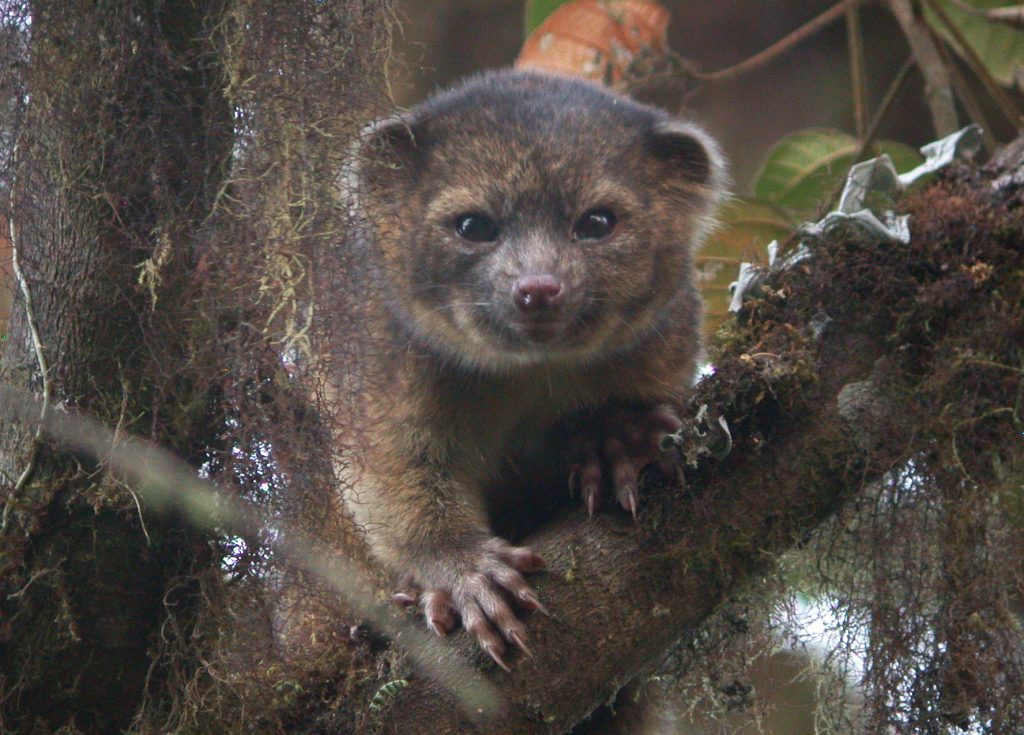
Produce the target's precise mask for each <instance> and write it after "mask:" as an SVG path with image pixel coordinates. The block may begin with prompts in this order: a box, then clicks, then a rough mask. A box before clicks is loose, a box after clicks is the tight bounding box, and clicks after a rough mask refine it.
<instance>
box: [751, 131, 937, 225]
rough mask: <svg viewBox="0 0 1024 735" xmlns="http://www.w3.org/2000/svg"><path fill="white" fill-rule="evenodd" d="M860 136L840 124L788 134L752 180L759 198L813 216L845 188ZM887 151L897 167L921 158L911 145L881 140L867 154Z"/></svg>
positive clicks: (904, 167) (907, 166) (906, 166)
mask: <svg viewBox="0 0 1024 735" xmlns="http://www.w3.org/2000/svg"><path fill="white" fill-rule="evenodd" d="M858 147H859V144H858V142H857V139H856V138H854V137H853V136H852V135H850V134H849V133H846V132H844V131H842V130H833V129H830V128H810V129H807V130H799V131H797V132H795V133H792V134H790V135H787V136H786V137H784V138H783V139H782V140H780V141H779V142H778V143H776V144H775V145H774V146H772V149H771V150H770V151H768V156H767V158H766V159H765V162H764V165H763V166H762V167H761V171H760V172H759V173H758V175H757V179H756V181H755V183H754V191H755V193H756V194H757V197H758V198H759V199H762V200H764V201H767V202H771V203H773V204H776V205H778V206H781V207H784V208H785V209H787V210H790V211H792V212H793V213H794V214H795V215H796V216H797V217H798V218H801V219H809V218H813V217H814V216H815V215H816V214H817V210H818V207H819V206H820V205H821V204H822V203H823V202H825V201H827V200H828V199H829V198H830V197H832V196H833V195H834V194H837V193H838V192H839V190H840V189H841V188H842V185H843V182H844V181H845V179H846V175H847V173H848V172H849V170H850V166H852V165H853V164H854V163H855V161H854V160H853V158H854V155H855V154H856V153H857V149H858ZM882 153H888V154H889V156H890V157H891V158H892V159H893V164H894V165H895V166H896V170H897V171H907V170H909V169H912V168H914V166H916V165H918V164H919V163H920V162H921V161H922V160H923V159H922V158H921V156H920V154H919V153H917V151H915V150H914V149H913V148H911V147H910V146H907V145H904V144H902V143H896V142H893V141H879V142H877V143H875V144H873V145H872V146H871V148H870V149H869V151H868V152H867V157H871V156H877V155H880V154H882Z"/></svg>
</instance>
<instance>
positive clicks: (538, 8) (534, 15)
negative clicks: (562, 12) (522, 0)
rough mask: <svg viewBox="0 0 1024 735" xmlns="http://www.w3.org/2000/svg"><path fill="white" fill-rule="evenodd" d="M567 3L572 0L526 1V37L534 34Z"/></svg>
mask: <svg viewBox="0 0 1024 735" xmlns="http://www.w3.org/2000/svg"><path fill="white" fill-rule="evenodd" d="M567 2H572V0H526V35H527V36H529V35H530V34H531V33H533V32H534V31H535V30H536V29H537V26H539V25H540V24H541V23H543V22H544V20H545V19H546V18H547V17H548V16H549V15H551V14H552V13H553V12H555V10H556V9H557V8H559V7H560V6H562V5H565V4H566V3H567Z"/></svg>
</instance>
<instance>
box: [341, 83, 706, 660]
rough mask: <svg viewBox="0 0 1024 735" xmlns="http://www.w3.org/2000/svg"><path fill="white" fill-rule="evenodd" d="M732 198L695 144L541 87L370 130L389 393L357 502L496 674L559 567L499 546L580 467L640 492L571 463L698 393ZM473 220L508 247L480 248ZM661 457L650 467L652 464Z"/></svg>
mask: <svg viewBox="0 0 1024 735" xmlns="http://www.w3.org/2000/svg"><path fill="white" fill-rule="evenodd" d="M722 180H723V173H722V164H721V160H720V157H719V154H718V152H717V149H716V147H715V145H714V143H713V142H711V141H710V139H709V138H708V137H707V136H706V135H704V134H703V133H702V132H701V131H700V130H699V129H697V128H695V127H693V126H689V125H686V124H684V123H681V122H678V121H675V120H673V119H672V118H671V117H670V116H669V115H667V114H666V113H664V112H661V111H659V110H655V109H653V108H649V107H645V106H643V105H639V104H637V103H635V102H632V101H630V100H628V99H626V98H623V97H620V96H618V95H615V94H613V93H610V92H608V91H605V90H603V89H601V88H598V87H595V86H592V85H590V84H589V83H586V82H582V81H576V80H570V79H562V78H558V77H553V76H547V75H543V74H536V73H523V72H497V73H492V74H489V75H485V76H481V77H477V78H474V79H471V80H469V81H468V82H467V83H465V84H464V85H462V86H461V87H459V88H457V89H455V90H453V91H451V92H448V93H445V94H441V95H439V96H437V97H435V98H433V99H431V100H429V101H427V102H426V103H424V104H423V105H422V106H420V107H418V108H416V109H414V110H412V111H411V112H410V113H408V114H407V115H405V116H402V117H399V118H394V119H391V120H386V121H383V122H381V123H378V124H376V125H375V126H373V127H372V128H371V129H369V130H368V131H367V132H366V134H365V136H364V138H363V139H362V141H361V144H360V150H359V155H358V164H357V165H356V166H355V169H354V176H353V177H352V183H353V184H354V188H355V191H356V195H357V200H358V201H357V213H358V214H359V216H360V217H361V218H362V220H363V223H364V228H365V247H366V252H367V274H366V276H365V278H364V279H363V286H365V288H366V292H365V294H364V296H363V298H364V303H365V305H366V309H367V326H368V328H369V330H370V332H371V334H372V337H373V340H372V345H373V347H372V348H370V349H367V350H366V354H365V355H364V365H363V368H364V370H365V375H366V376H369V377H370V378H372V380H370V381H369V382H368V383H367V387H366V389H365V390H361V391H360V392H359V395H360V402H361V406H360V408H361V413H360V415H361V416H362V425H361V426H359V427H357V431H355V432H354V435H355V436H357V437H359V442H358V443H357V444H356V446H355V456H356V461H355V462H354V467H355V469H356V476H354V477H353V478H352V487H353V491H352V493H351V494H350V496H349V497H347V498H346V502H347V504H348V505H349V507H350V509H351V510H352V511H353V513H354V515H355V517H356V519H357V520H358V522H360V523H361V524H362V525H363V526H364V527H365V529H366V531H367V535H368V538H369V539H370V544H371V548H372V551H373V553H374V555H375V556H376V557H377V558H378V559H379V560H380V561H381V562H383V563H384V564H386V565H387V566H388V567H390V568H391V569H393V570H395V571H396V572H408V573H410V574H411V576H412V578H413V580H414V581H415V584H416V585H417V587H418V588H419V589H421V590H423V591H424V593H425V595H426V597H425V600H424V605H425V608H426V614H427V617H428V622H430V623H431V625H432V627H434V628H435V629H436V630H438V632H446V631H447V630H448V629H450V628H451V626H452V624H453V623H454V617H455V615H458V616H461V617H462V619H463V622H464V624H466V626H467V627H468V628H470V629H471V630H472V631H473V632H474V633H475V634H476V635H477V637H478V638H479V639H480V641H481V644H482V645H483V646H484V648H485V649H487V650H488V652H489V653H491V655H492V656H494V657H495V658H496V659H497V660H499V662H500V660H501V659H500V654H501V652H502V650H503V648H504V640H508V641H512V642H515V643H517V644H521V641H522V638H523V637H524V635H525V632H524V630H523V628H522V627H521V624H520V623H519V621H518V618H517V617H516V615H515V614H514V612H512V609H511V608H510V607H509V606H508V600H509V598H510V597H511V598H512V599H514V600H515V601H516V602H517V603H518V604H519V605H520V606H523V607H527V608H530V607H536V606H537V604H536V599H535V598H533V596H532V595H533V593H532V591H530V590H529V586H528V585H526V584H525V582H523V581H522V580H521V579H519V572H525V571H532V570H533V569H536V568H537V567H539V566H540V564H541V561H540V560H539V558H537V557H535V556H533V555H532V554H530V552H529V551H528V550H526V549H515V548H513V547H509V546H508V545H507V544H504V542H501V541H499V540H497V539H495V538H494V532H493V531H492V530H491V529H492V528H493V527H495V524H497V526H498V527H501V528H508V527H510V526H509V525H508V524H505V523H504V521H505V520H506V519H507V518H509V517H512V516H516V515H517V512H519V515H522V513H521V511H522V510H523V506H525V505H533V504H539V506H541V507H543V506H544V501H545V496H546V494H549V493H552V492H557V493H560V494H564V493H565V487H566V478H565V474H566V473H567V472H568V471H569V464H570V462H571V460H573V459H576V460H577V464H578V467H577V469H579V467H583V468H584V469H585V470H588V471H589V474H586V473H585V474H586V476H587V477H590V476H596V477H599V479H600V483H601V485H603V486H607V485H609V484H611V485H616V484H618V483H619V479H618V477H619V474H621V473H618V470H617V468H618V467H620V466H621V467H626V468H627V469H626V471H625V475H630V472H632V473H633V474H632V475H630V476H632V477H634V478H635V470H636V469H639V466H637V467H634V468H633V469H632V470H630V469H629V468H628V466H627V465H626V464H621V463H617V462H616V461H613V460H609V459H608V457H607V456H605V457H604V458H602V459H601V460H600V462H598V460H597V459H595V456H596V455H593V452H591V456H589V457H587V456H576V457H570V456H569V454H570V453H572V452H574V451H575V452H577V453H578V452H579V451H580V449H579V448H580V447H582V446H590V447H594V446H599V447H600V448H601V449H602V450H603V451H604V452H605V454H607V452H609V451H612V449H610V448H611V447H613V446H617V445H616V444H615V442H617V441H618V440H617V439H616V438H615V430H614V429H611V430H607V429H605V428H601V427H604V426H606V425H607V421H604V420H605V419H607V418H609V417H612V416H614V417H616V418H618V417H622V416H632V415H636V416H640V417H642V416H643V415H644V414H645V412H650V411H652V410H654V409H656V407H658V406H659V405H663V404H673V403H676V402H678V401H679V399H680V398H681V396H682V394H683V393H684V392H685V391H686V389H687V387H688V386H689V385H690V384H691V383H692V380H693V377H694V368H695V363H696V357H697V353H698V348H699V343H698V325H699V320H700V303H699V299H698V297H697V293H696V289H695V286H694V282H693V266H692V255H693V250H694V248H695V247H696V246H697V245H698V244H699V241H700V239H701V238H702V237H703V234H704V232H705V230H706V229H707V227H708V225H709V222H710V217H711V212H712V209H713V207H714V205H715V204H716V202H717V201H718V199H719V198H720V196H721V190H722ZM595 208H602V209H603V210H608V211H611V212H613V213H614V215H615V217H616V221H615V223H614V228H613V230H612V232H611V234H610V235H608V236H607V237H603V238H601V239H597V240H585V239H579V238H576V237H575V236H574V235H573V234H572V233H573V231H574V230H573V227H574V222H577V221H578V219H579V218H580V217H581V215H583V213H584V212H587V211H590V210H593V209H595ZM463 214H478V215H481V216H486V217H487V218H489V219H490V220H492V221H494V222H495V223H497V224H498V226H499V228H500V235H499V236H498V237H497V238H496V239H495V241H494V242H485V243H481V242H472V241H467V240H466V239H465V238H462V237H460V236H459V235H458V234H457V232H456V229H455V222H456V221H457V218H458V217H459V216H460V215H463ZM534 274H552V277H553V278H556V279H557V280H558V281H559V282H560V283H561V284H562V286H563V291H562V295H563V297H564V301H563V302H561V303H560V304H559V306H558V308H557V309H550V310H549V312H550V313H548V314H546V315H545V316H546V317H547V316H550V317H551V321H552V323H553V324H554V326H553V327H552V334H549V335H547V336H546V337H544V338H533V337H531V336H530V334H529V333H528V332H527V330H526V328H525V327H523V322H524V321H528V320H529V319H528V317H524V315H523V313H522V310H521V309H520V310H517V307H516V306H515V305H514V304H513V303H512V301H513V299H512V294H513V292H514V291H515V289H516V288H517V287H518V286H517V284H518V283H519V281H517V279H520V278H521V277H523V276H530V275H534ZM602 421H604V423H602ZM594 427H597V428H596V429H595V428H594ZM595 430H596V431H597V433H598V435H597V436H596V438H594V439H593V440H592V441H590V443H589V444H588V440H587V437H588V436H591V435H593V432H594V431H595ZM588 432H590V433H589V434H588ZM574 435H579V436H582V437H583V440H582V441H578V442H575V443H573V442H571V441H570V437H572V436H574ZM623 441H625V440H623ZM594 442H597V444H594ZM621 444H622V442H620V443H619V445H621ZM644 452H648V450H647V449H643V451H639V453H638V452H637V451H634V452H633V453H632V454H631V455H630V456H631V457H632V459H633V460H634V464H638V465H639V464H646V463H647V462H649V461H650V459H651V457H650V456H649V452H648V453H647V454H645V453H644ZM584 454H585V452H584ZM610 462H611V465H609V463H610ZM627 464H628V463H627ZM602 469H603V470H604V473H605V475H607V474H608V470H609V469H611V470H612V472H611V474H612V477H611V478H608V477H600V474H601V471H602ZM629 481H630V480H629V479H628V477H627V480H625V482H629ZM584 482H586V480H584ZM595 482H596V481H594V482H591V483H590V485H587V487H589V488H590V490H589V492H590V494H591V495H598V496H599V493H598V491H596V490H595V489H594V488H596V487H597V485H596V484H595ZM619 490H620V491H621V488H619ZM623 492H624V493H625V495H623V494H622V493H623ZM628 494H629V492H628V491H621V492H620V495H619V497H620V502H623V500H622V499H623V497H625V496H627V495H628ZM588 502H591V503H592V502H595V500H594V498H591V499H590V500H588ZM624 505H625V503H624ZM634 508H635V506H634ZM495 628H496V629H497V633H500V635H498V634H497V633H496V632H495Z"/></svg>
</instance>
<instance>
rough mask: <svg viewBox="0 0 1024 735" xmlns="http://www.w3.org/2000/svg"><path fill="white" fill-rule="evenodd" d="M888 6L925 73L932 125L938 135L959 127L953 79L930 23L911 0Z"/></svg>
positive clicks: (896, 2)
mask: <svg viewBox="0 0 1024 735" xmlns="http://www.w3.org/2000/svg"><path fill="white" fill-rule="evenodd" d="M889 9H890V10H891V11H892V14H893V15H894V16H896V20H897V21H898V22H899V24H900V28H902V29H903V34H904V35H905V36H906V38H907V43H909V44H910V49H911V51H912V52H913V54H914V59H915V60H916V62H917V68H918V69H920V70H921V75H922V76H923V77H924V96H925V101H926V102H927V103H928V108H929V109H930V110H931V115H932V125H933V126H934V128H935V132H936V134H937V135H938V136H939V137H944V136H946V135H949V134H951V133H953V132H955V131H956V130H957V129H958V128H959V127H960V121H959V118H958V117H957V114H956V104H955V102H954V101H953V83H952V80H951V79H950V75H949V70H948V69H947V68H946V65H945V64H944V63H943V61H942V56H941V54H940V53H939V49H938V48H937V46H936V45H935V40H934V39H933V38H932V34H931V31H930V30H929V29H928V25H927V24H926V23H925V22H924V20H922V19H921V17H920V16H919V15H918V13H917V11H916V10H915V8H914V4H913V3H912V2H911V0H889Z"/></svg>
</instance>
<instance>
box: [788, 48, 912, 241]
mask: <svg viewBox="0 0 1024 735" xmlns="http://www.w3.org/2000/svg"><path fill="white" fill-rule="evenodd" d="M913 68H914V55H913V54H911V55H910V56H908V57H907V60H906V61H904V62H903V66H901V67H900V68H899V71H897V72H896V76H894V77H893V79H892V83H891V84H889V88H888V89H887V90H886V91H885V95H884V96H883V97H882V101H881V102H879V103H878V109H877V110H875V114H874V116H872V118H871V122H869V123H868V126H867V130H865V131H864V135H863V136H862V137H861V139H860V144H859V145H858V146H857V150H856V151H854V154H853V159H852V160H853V162H854V163H860V161H861V159H863V158H864V154H865V153H867V152H868V148H870V147H871V144H872V143H873V142H874V140H875V135H876V134H877V133H878V127H879V126H880V125H881V124H882V120H884V119H885V116H886V114H888V112H889V109H890V108H891V107H892V104H893V102H895V101H896V95H898V94H899V91H900V89H902V88H903V84H904V82H906V81H907V75H908V74H909V73H910V70H911V69H913ZM843 186H845V182H844V183H843V184H840V185H839V186H838V187H836V189H835V191H833V192H832V195H831V196H830V197H829V198H828V200H827V201H826V203H825V205H824V206H823V207H822V208H821V209H820V210H819V211H818V215H819V216H824V215H825V212H829V211H831V210H832V209H834V208H835V206H836V203H837V202H838V201H839V197H840V196H841V195H842V192H843ZM788 245H789V243H788V242H787V247H788Z"/></svg>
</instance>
